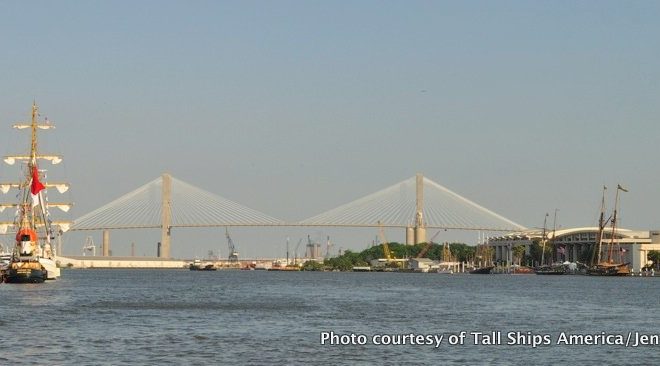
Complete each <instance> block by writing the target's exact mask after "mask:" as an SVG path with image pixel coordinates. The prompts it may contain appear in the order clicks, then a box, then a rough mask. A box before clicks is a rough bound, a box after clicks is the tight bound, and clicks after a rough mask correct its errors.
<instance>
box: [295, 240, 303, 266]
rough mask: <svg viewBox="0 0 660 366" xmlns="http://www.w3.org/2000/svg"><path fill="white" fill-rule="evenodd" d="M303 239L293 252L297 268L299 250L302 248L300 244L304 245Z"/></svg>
mask: <svg viewBox="0 0 660 366" xmlns="http://www.w3.org/2000/svg"><path fill="white" fill-rule="evenodd" d="M302 241H303V240H302V238H300V240H298V244H296V250H294V251H293V265H294V266H297V265H298V248H300V243H302Z"/></svg>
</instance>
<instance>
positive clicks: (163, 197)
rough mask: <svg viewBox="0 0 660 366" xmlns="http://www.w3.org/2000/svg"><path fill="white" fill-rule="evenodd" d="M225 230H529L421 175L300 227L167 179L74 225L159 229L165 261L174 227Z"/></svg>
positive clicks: (414, 239)
mask: <svg viewBox="0 0 660 366" xmlns="http://www.w3.org/2000/svg"><path fill="white" fill-rule="evenodd" d="M221 226H335V227H376V226H382V227H400V228H406V229H407V235H406V238H407V239H406V241H407V242H408V243H410V244H412V243H419V242H424V241H426V236H425V229H426V228H436V229H458V230H483V231H518V230H524V229H525V227H524V226H522V225H520V224H517V223H515V222H513V221H511V220H509V219H507V218H505V217H504V216H501V215H499V214H497V213H495V212H493V211H491V210H489V209H487V208H485V207H482V206H480V205H478V204H477V203H474V202H472V201H470V200H468V199H467V198H465V197H462V196H460V195H459V194H457V193H455V192H453V191H451V190H449V189H447V188H445V187H443V186H441V185H440V184H438V183H435V182H433V181H432V180H430V179H428V178H425V177H423V176H422V175H420V174H418V175H417V176H415V177H412V178H409V179H407V180H404V181H402V182H399V183H397V184H394V185H392V186H390V187H388V188H385V189H383V190H380V191H378V192H375V193H373V194H370V195H367V196H365V197H363V198H360V199H357V200H355V201H352V202H349V203H347V204H344V205H341V206H339V207H337V208H335V209H332V210H329V211H327V212H324V213H321V214H318V215H315V216H313V217H310V218H307V219H304V220H300V221H297V222H287V221H285V220H281V219H277V218H275V217H272V216H270V215H268V214H265V213H262V212H259V211H257V210H254V209H251V208H248V207H246V206H243V205H241V204H239V203H236V202H233V201H231V200H228V199H226V198H223V197H221V196H218V195H216V194H213V193H210V192H207V191H204V190H202V189H200V188H197V187H195V186H193V185H191V184H188V183H186V182H183V181H181V180H179V179H176V178H174V177H172V176H170V175H169V174H163V175H162V176H161V177H159V178H157V179H155V180H153V181H151V182H149V183H147V184H145V185H144V186H142V187H140V188H138V189H136V190H134V191H132V192H130V193H128V194H126V195H124V196H122V197H120V198H118V199H116V200H114V201H112V202H110V203H108V204H106V205H104V206H102V207H100V208H98V209H96V210H94V211H92V212H90V213H88V214H86V215H83V216H81V217H80V218H78V219H76V220H74V224H73V227H72V230H77V231H80V230H104V231H105V232H106V233H107V230H113V229H138V228H155V229H156V228H159V229H161V237H162V241H161V243H162V251H161V256H162V257H164V258H169V252H170V231H171V229H172V228H185V227H221ZM107 235H108V234H105V233H104V241H105V240H106V237H107Z"/></svg>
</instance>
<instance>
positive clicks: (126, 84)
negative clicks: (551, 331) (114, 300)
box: [0, 1, 660, 257]
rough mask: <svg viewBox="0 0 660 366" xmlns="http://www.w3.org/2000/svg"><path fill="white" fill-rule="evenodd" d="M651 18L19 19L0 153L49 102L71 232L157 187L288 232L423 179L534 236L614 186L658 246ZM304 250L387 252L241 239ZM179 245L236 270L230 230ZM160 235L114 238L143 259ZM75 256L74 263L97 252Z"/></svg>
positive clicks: (606, 13) (276, 249)
mask: <svg viewBox="0 0 660 366" xmlns="http://www.w3.org/2000/svg"><path fill="white" fill-rule="evenodd" d="M659 14H660V4H659V3H657V2H653V1H638V2H626V3H622V2H616V1H597V2H596V1H586V2H579V3H574V2H525V1H502V2H487V1H471V2H462V1H437V2H424V1H412V2H386V3H383V2H376V1H357V2H350V3H349V2H330V3H323V2H306V1H275V2H259V1H220V2H216V1H196V2H192V3H189V2H180V1H140V2H127V1H119V2H110V1H96V2H77V1H58V2H28V3H23V2H7V3H4V4H3V12H2V14H0V46H2V49H3V50H4V56H5V57H3V58H1V59H0V67H1V68H2V69H3V70H5V72H4V73H3V74H2V76H1V77H0V82H1V83H2V85H3V88H2V89H0V93H1V94H0V127H2V125H4V126H5V127H4V128H0V131H4V132H3V135H2V136H3V141H2V144H3V148H2V153H3V155H7V154H11V153H16V152H17V149H19V150H20V149H26V148H27V144H28V142H29V141H28V140H27V139H25V138H24V135H23V134H21V133H18V132H16V131H12V130H11V128H10V126H11V124H12V123H14V122H17V121H21V120H26V119H27V118H28V117H29V111H30V105H31V103H32V101H33V100H36V102H37V103H38V104H39V106H40V108H41V113H42V116H44V117H45V116H47V117H48V118H49V120H51V121H53V123H55V124H56V126H57V129H56V131H54V132H53V133H52V134H51V133H48V134H44V135H43V145H41V146H42V148H43V149H48V150H49V151H48V152H51V151H52V152H58V153H62V155H63V156H64V163H63V164H65V165H64V169H62V168H60V167H57V168H55V167H54V168H53V169H52V172H49V174H52V177H53V178H57V179H58V180H59V179H66V180H68V181H69V182H70V183H71V190H70V195H71V198H72V199H73V201H74V203H75V206H74V208H73V209H72V211H71V214H70V216H71V218H72V219H73V218H76V217H80V216H82V215H83V214H85V213H88V212H90V211H92V210H94V209H96V208H98V207H100V206H102V205H104V204H106V203H108V202H111V201H112V200H114V199H116V198H118V197H120V196H121V195H123V194H125V193H127V192H130V191H131V190H133V189H136V188H137V187H139V186H141V185H143V184H145V183H147V182H149V181H150V180H153V179H155V178H157V177H158V176H160V175H161V174H162V173H163V172H169V173H171V174H172V175H173V176H175V177H178V178H180V179H182V180H184V181H186V182H189V183H191V184H193V185H195V186H198V187H200V188H202V189H204V190H207V191H209V192H212V193H215V194H217V195H220V196H222V197H225V198H227V199H230V200H232V201H235V202H238V203H241V204H243V205H246V206H248V207H250V208H253V209H255V210H259V211H261V212H264V213H267V214H269V215H272V216H274V217H278V218H282V219H286V220H291V221H295V220H300V219H303V218H306V217H310V216H313V215H315V214H318V213H321V212H324V211H327V210H329V209H331V208H334V207H337V206H339V205H341V204H344V203H347V202H350V201H352V200H354V199H357V198H359V197H362V196H365V195H367V194H370V193H373V192H375V191H378V190H380V189H383V188H385V187H387V186H389V185H392V184H395V183H397V182H399V181H401V180H403V179H406V178H408V177H411V176H413V175H415V174H416V173H422V174H424V175H425V176H426V177H428V178H429V179H431V180H433V181H435V182H437V183H439V184H442V185H444V186H446V187H448V188H449V189H451V190H453V191H455V192H457V193H459V194H461V195H463V196H465V197H467V198H469V199H471V200H473V201H475V202H476V203H478V204H480V205H483V206H484V207H486V208H488V209H491V210H493V211H495V212H497V213H499V214H501V215H503V216H505V217H507V218H509V219H511V220H513V221H515V222H518V223H520V224H523V225H525V226H528V227H539V226H542V225H543V219H544V217H545V214H546V213H550V216H551V217H552V215H553V213H554V210H555V209H558V210H559V211H558V220H557V221H558V224H559V225H561V226H563V227H575V226H593V225H595V224H596V222H597V217H598V209H599V205H600V198H601V197H600V195H601V189H602V186H603V185H607V186H608V187H610V188H616V185H617V184H621V185H622V186H624V187H626V188H627V189H628V190H629V192H627V193H624V194H622V196H621V206H620V217H621V225H622V226H623V227H627V228H631V229H647V230H648V229H656V228H657V229H660V220H659V218H658V215H657V214H656V207H659V206H660V192H659V190H658V185H657V183H656V182H658V181H660V173H658V171H657V169H656V166H657V164H658V163H657V151H656V150H657V149H656V146H657V144H658V136H660V124H659V123H658V117H659V116H660V105H658V103H657V101H658V100H660V70H659V69H658V68H657V67H656V64H657V62H656V61H657V60H658V59H659V58H660V57H659V56H660V47H659V46H658V45H657V39H658V38H660V24H658V22H657V18H658V15H659ZM40 143H41V140H40ZM15 177H16V171H15V167H11V166H7V165H3V166H2V167H1V168H0V179H2V180H8V179H9V180H11V179H12V178H15ZM613 192H614V189H610V190H609V193H610V195H609V196H608V197H607V204H608V210H611V209H612V205H613V200H614V197H613ZM11 199H12V197H10V196H9V195H5V197H3V200H11ZM232 230H234V229H232ZM309 231H311V230H309ZM307 233H310V234H312V235H316V236H318V237H325V236H327V235H330V236H331V237H335V238H336V241H337V242H340V243H342V246H343V247H344V249H355V250H357V249H362V248H364V247H365V246H367V245H369V242H370V241H371V238H373V237H375V235H376V234H377V232H376V231H373V230H371V231H370V230H365V231H360V230H342V231H331V230H326V229H319V230H315V231H314V232H305V231H296V230H291V231H287V230H284V229H277V230H273V231H269V230H266V229H258V230H255V231H249V230H247V229H243V228H241V229H238V228H236V229H235V234H234V235H233V237H234V238H235V241H236V242H237V245H238V246H239V251H240V252H241V254H244V255H246V256H273V255H277V254H280V253H284V251H285V249H284V246H285V238H286V237H287V236H290V237H291V241H292V242H293V241H295V242H297V241H298V238H300V237H304V238H306V234H307ZM430 234H433V233H430ZM94 235H95V241H96V242H97V244H98V243H100V234H99V233H94ZM175 235H176V236H175V237H174V238H173V244H172V250H173V256H176V257H192V256H195V255H205V254H206V252H207V250H208V249H212V248H221V250H225V251H226V243H225V238H224V229H222V230H220V229H218V230H217V231H212V230H211V231H206V232H204V233H198V232H192V231H188V230H185V231H181V232H178V233H176V234H175ZM388 236H392V238H391V240H392V241H400V240H401V239H402V238H403V233H398V232H391V233H390V232H388ZM441 236H442V235H441ZM457 236H458V237H466V238H467V239H470V240H471V241H472V243H473V242H475V241H476V237H477V235H476V233H460V234H457ZM158 237H159V232H157V231H154V232H153V233H151V232H148V233H144V232H125V233H116V234H115V233H113V234H112V239H111V240H112V241H113V246H114V247H115V248H116V251H115V254H117V255H126V254H128V253H130V243H131V241H134V242H136V245H137V249H136V254H139V255H141V254H142V252H145V254H148V253H146V252H148V251H152V249H154V248H155V241H157V240H158ZM294 238H295V239H294ZM471 238H472V239H471ZM154 239H155V240H154ZM446 239H447V240H451V239H450V236H447V237H446ZM467 239H466V240H467ZM0 240H3V241H6V240H5V238H0ZM66 240H67V242H66V244H65V247H66V249H65V253H67V252H69V253H70V254H79V253H80V248H81V247H82V245H83V243H84V237H82V238H80V237H74V236H72V237H70V238H67V239H66ZM438 241H445V239H442V238H440V239H438ZM207 248H208V249H207ZM153 252H154V253H155V249H154V250H153Z"/></svg>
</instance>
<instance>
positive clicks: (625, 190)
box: [616, 184, 628, 192]
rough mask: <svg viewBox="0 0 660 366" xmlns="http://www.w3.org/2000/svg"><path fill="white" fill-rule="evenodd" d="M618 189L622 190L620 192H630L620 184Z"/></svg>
mask: <svg viewBox="0 0 660 366" xmlns="http://www.w3.org/2000/svg"><path fill="white" fill-rule="evenodd" d="M616 188H617V189H620V190H622V191H624V192H628V190H627V189H625V188H623V187H621V184H618V185H617V187H616Z"/></svg>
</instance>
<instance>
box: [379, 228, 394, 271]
mask: <svg viewBox="0 0 660 366" xmlns="http://www.w3.org/2000/svg"><path fill="white" fill-rule="evenodd" d="M378 229H379V234H380V241H381V242H383V254H384V255H385V259H387V261H388V262H389V261H390V260H392V252H390V246H389V245H388V244H387V239H385V229H383V225H382V224H381V223H380V221H378Z"/></svg>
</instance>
